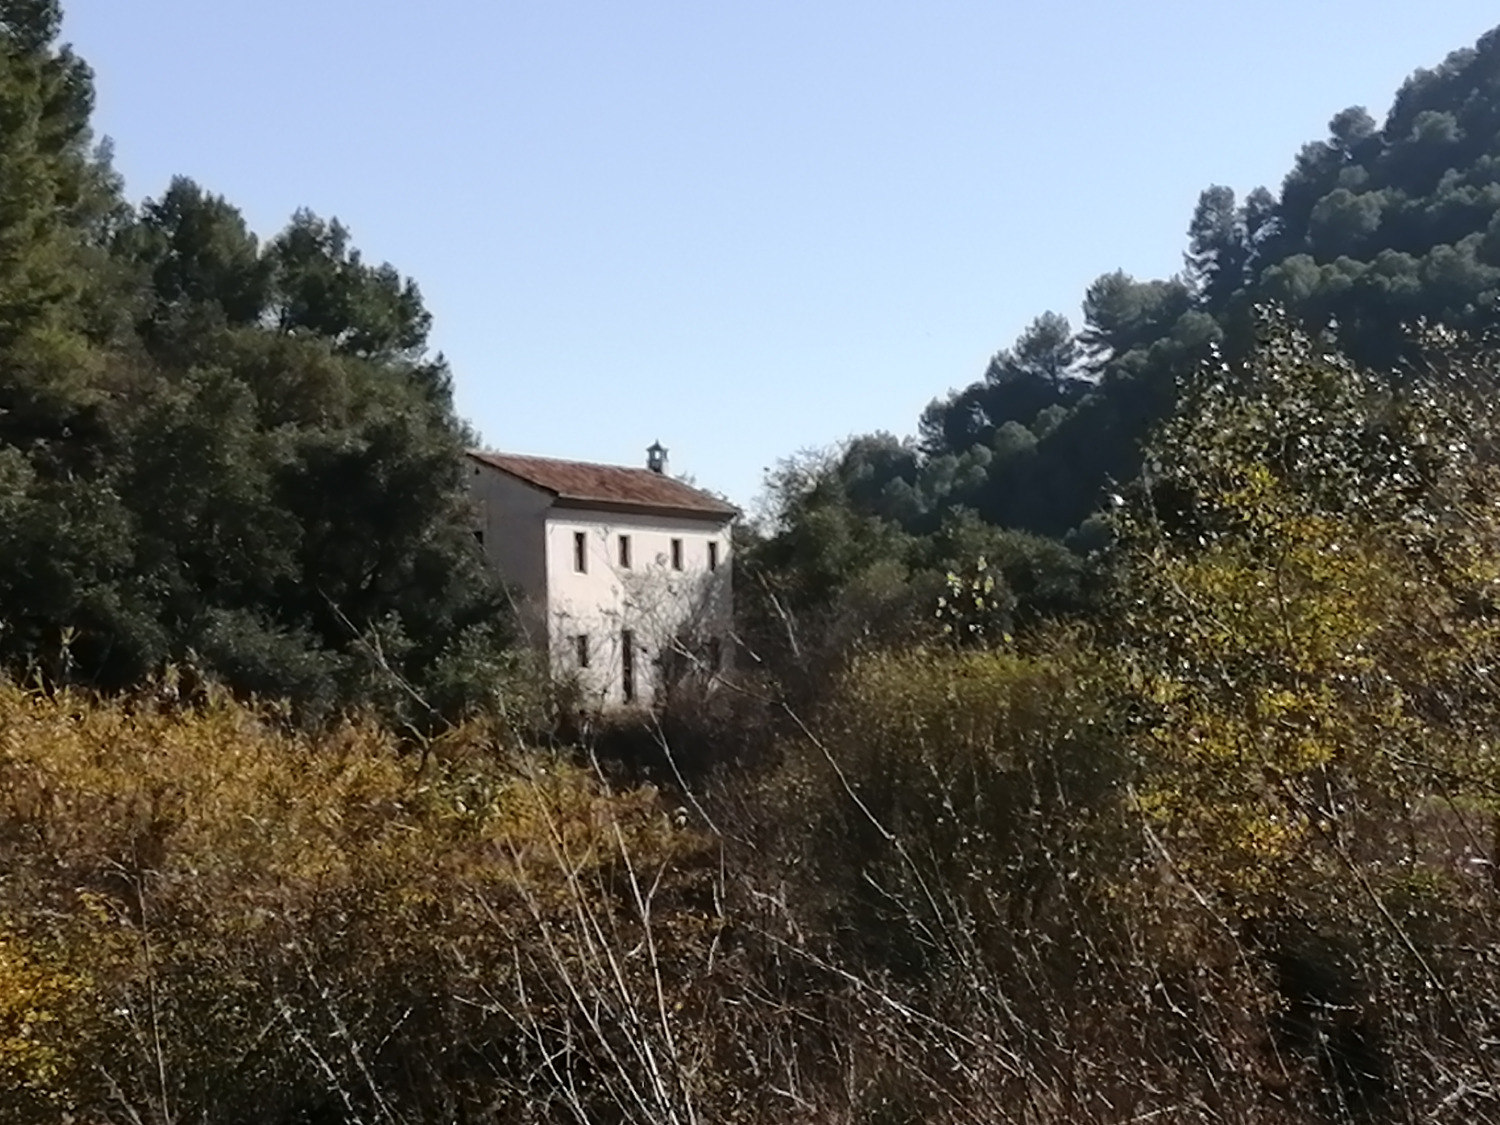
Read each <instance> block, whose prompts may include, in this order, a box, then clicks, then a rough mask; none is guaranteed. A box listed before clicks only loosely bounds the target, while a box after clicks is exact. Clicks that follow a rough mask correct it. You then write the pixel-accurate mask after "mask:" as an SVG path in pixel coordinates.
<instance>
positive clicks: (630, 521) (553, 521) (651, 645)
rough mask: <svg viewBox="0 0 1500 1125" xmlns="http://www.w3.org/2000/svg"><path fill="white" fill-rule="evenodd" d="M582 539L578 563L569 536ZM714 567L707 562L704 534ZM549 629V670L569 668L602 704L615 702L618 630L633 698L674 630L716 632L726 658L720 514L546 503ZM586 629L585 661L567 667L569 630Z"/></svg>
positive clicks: (651, 678) (572, 651)
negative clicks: (632, 670) (632, 651)
mask: <svg viewBox="0 0 1500 1125" xmlns="http://www.w3.org/2000/svg"><path fill="white" fill-rule="evenodd" d="M578 533H582V534H583V535H584V537H585V543H586V546H587V561H586V569H585V571H584V572H582V573H580V572H579V571H578V570H577V568H576V566H575V557H574V536H575V534H578ZM621 535H628V536H629V537H630V548H631V559H630V563H631V565H630V567H629V568H626V567H624V566H622V565H621V564H620V556H619V537H620V536H621ZM673 539H680V540H681V541H682V569H681V570H680V571H677V570H674V569H673V568H672V565H671V563H672V558H671V552H672V547H671V544H672V540H673ZM710 542H713V543H716V544H717V545H718V552H719V556H718V568H717V570H715V571H712V572H710V571H709V569H708V561H709V560H708V552H709V547H708V545H709V543H710ZM546 544H547V548H546V561H547V575H546V581H547V591H548V613H549V629H550V631H551V636H552V642H551V646H550V647H551V651H552V653H553V663H554V667H555V668H556V670H557V671H559V672H562V673H566V674H576V675H578V677H579V680H580V682H581V683H582V684H583V685H584V687H585V689H586V691H587V692H588V694H589V696H590V697H591V698H592V699H594V700H595V701H596V702H597V703H598V704H600V705H602V706H613V705H619V704H622V703H625V702H626V700H625V699H624V695H623V683H622V631H624V630H629V631H630V632H631V633H633V634H634V640H635V643H636V645H637V647H638V655H637V657H636V662H635V663H636V675H635V680H636V700H635V701H636V702H637V703H639V704H643V705H644V704H649V703H650V702H651V700H652V698H653V694H654V691H653V689H654V687H655V685H656V678H657V672H656V667H655V661H656V660H657V658H658V657H660V656H661V655H662V653H663V652H664V651H666V650H667V649H668V648H669V647H671V646H672V645H673V643H674V640H675V639H676V638H678V637H679V636H680V635H682V634H687V635H688V636H692V637H696V638H698V639H701V640H707V638H709V637H716V638H719V641H720V644H719V649H720V654H721V660H722V661H723V662H724V664H725V665H727V662H728V659H729V652H730V645H729V642H728V637H729V632H730V627H731V612H732V590H731V581H732V580H731V577H730V574H731V569H732V559H731V552H730V535H729V523H728V521H727V520H725V521H723V522H714V521H709V520H703V519H691V518H684V517H666V516H656V515H639V514H624V513H614V512H593V511H582V510H570V509H558V508H554V509H553V510H552V511H551V512H550V513H549V514H548V516H547V521H546ZM580 635H585V636H587V637H588V638H589V649H590V653H589V655H590V660H589V665H590V666H589V667H588V668H587V669H580V668H578V667H577V658H576V653H577V642H576V638H577V637H578V636H580Z"/></svg>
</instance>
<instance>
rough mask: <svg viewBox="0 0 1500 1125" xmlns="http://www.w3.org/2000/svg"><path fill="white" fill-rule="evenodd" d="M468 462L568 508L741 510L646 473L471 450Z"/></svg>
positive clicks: (706, 513) (714, 513)
mask: <svg viewBox="0 0 1500 1125" xmlns="http://www.w3.org/2000/svg"><path fill="white" fill-rule="evenodd" d="M469 456H470V457H472V458H474V460H476V461H478V462H479V463H480V464H482V465H488V466H490V467H491V468H493V469H499V470H500V471H501V472H502V473H509V474H510V475H511V476H513V477H519V478H520V479H521V480H523V481H525V482H526V483H527V484H531V485H535V486H536V487H537V488H540V489H543V490H545V491H547V492H550V493H552V494H553V495H554V496H556V497H557V498H558V499H559V500H562V501H566V502H569V503H572V504H579V505H583V504H601V505H608V506H623V507H627V508H640V509H643V510H655V511H662V512H681V513H682V514H684V515H701V516H717V517H722V518H726V519H727V518H729V517H731V516H735V515H738V514H739V509H737V508H735V507H733V506H732V505H730V504H726V503H725V502H724V501H723V500H720V499H719V498H718V497H717V496H713V495H710V494H709V493H707V492H703V491H701V490H700V489H696V488H694V487H692V486H691V485H687V484H683V483H682V482H681V481H678V480H673V479H672V478H671V477H669V476H664V475H663V474H661V473H655V472H652V471H651V470H650V469H631V468H627V467H625V466H624V465H596V464H593V463H591V462H588V461H562V460H558V459H555V458H552V457H523V456H520V455H518V454H514V453H487V452H484V451H482V450H478V449H471V450H470V451H469Z"/></svg>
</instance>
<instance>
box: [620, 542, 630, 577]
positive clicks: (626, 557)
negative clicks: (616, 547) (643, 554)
mask: <svg viewBox="0 0 1500 1125" xmlns="http://www.w3.org/2000/svg"><path fill="white" fill-rule="evenodd" d="M620 569H621V570H629V569H630V536H628V535H622V536H620Z"/></svg>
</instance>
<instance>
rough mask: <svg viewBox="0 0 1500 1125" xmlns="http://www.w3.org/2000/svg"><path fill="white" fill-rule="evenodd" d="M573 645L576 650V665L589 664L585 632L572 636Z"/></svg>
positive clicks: (587, 641)
mask: <svg viewBox="0 0 1500 1125" xmlns="http://www.w3.org/2000/svg"><path fill="white" fill-rule="evenodd" d="M573 646H574V648H575V649H577V652H578V667H580V668H587V667H588V666H589V637H588V634H587V633H579V634H578V636H576V637H574V638H573Z"/></svg>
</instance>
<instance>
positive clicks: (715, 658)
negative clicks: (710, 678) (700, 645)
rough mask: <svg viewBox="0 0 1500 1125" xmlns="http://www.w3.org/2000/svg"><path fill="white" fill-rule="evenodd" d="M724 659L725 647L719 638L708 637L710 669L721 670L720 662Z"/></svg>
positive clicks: (712, 670) (713, 670)
mask: <svg viewBox="0 0 1500 1125" xmlns="http://www.w3.org/2000/svg"><path fill="white" fill-rule="evenodd" d="M723 659H724V649H723V647H722V646H721V645H720V643H719V638H718V637H709V638H708V670H709V671H710V672H717V671H718V670H719V668H720V666H721V663H720V662H721V661H722V660H723Z"/></svg>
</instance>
